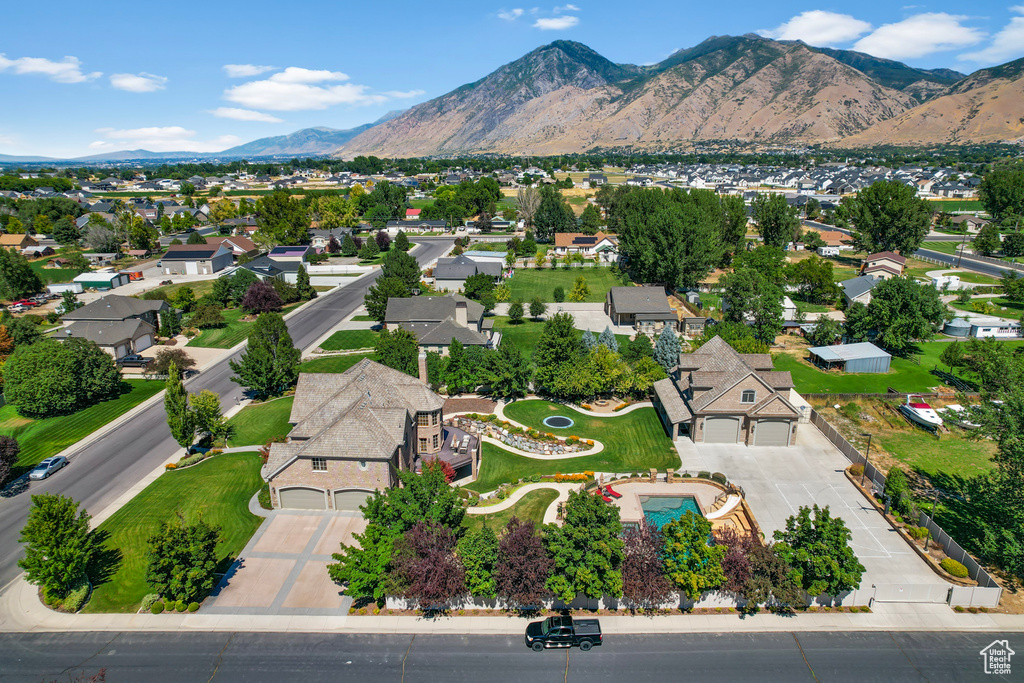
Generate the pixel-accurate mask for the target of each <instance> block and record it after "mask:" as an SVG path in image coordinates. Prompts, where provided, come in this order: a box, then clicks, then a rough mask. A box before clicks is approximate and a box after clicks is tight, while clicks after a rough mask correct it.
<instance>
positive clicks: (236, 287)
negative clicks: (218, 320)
mask: <svg viewBox="0 0 1024 683" xmlns="http://www.w3.org/2000/svg"><path fill="white" fill-rule="evenodd" d="M259 281H260V278H259V276H258V275H256V273H254V272H252V271H251V270H248V269H246V268H239V269H238V270H236V271H235V273H234V275H232V276H231V301H232V302H233V303H234V304H235V305H236V306H237V305H239V304H240V303H242V299H244V298H245V293H246V292H248V291H249V288H250V287H252V286H253V285H254V284H256V283H257V282H259Z"/></svg>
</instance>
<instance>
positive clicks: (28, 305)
mask: <svg viewBox="0 0 1024 683" xmlns="http://www.w3.org/2000/svg"><path fill="white" fill-rule="evenodd" d="M12 305H14V306H22V307H24V308H32V307H34V306H38V305H39V304H37V303H36V302H35V301H32V300H31V299H22V300H20V301H15V302H14V303H13V304H12Z"/></svg>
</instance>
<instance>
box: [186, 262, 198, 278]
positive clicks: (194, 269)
mask: <svg viewBox="0 0 1024 683" xmlns="http://www.w3.org/2000/svg"><path fill="white" fill-rule="evenodd" d="M185 274H186V275H199V264H198V263H196V262H195V261H185Z"/></svg>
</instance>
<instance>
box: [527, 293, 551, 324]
mask: <svg viewBox="0 0 1024 683" xmlns="http://www.w3.org/2000/svg"><path fill="white" fill-rule="evenodd" d="M547 311H548V306H547V304H545V303H544V302H543V301H541V300H540V297H539V296H536V297H534V298H533V301H531V302H530V317H531V318H533V319H534V320H540V317H541V316H542V315H544V314H545V313H547Z"/></svg>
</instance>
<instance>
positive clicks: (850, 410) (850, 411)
mask: <svg viewBox="0 0 1024 683" xmlns="http://www.w3.org/2000/svg"><path fill="white" fill-rule="evenodd" d="M839 412H840V413H842V414H843V416H844V417H845V418H846V419H847V420H849V421H850V422H853V423H854V424H860V404H858V403H857V402H856V401H851V402H850V403H847V404H846V405H845V406H843V407H842V408H840V409H839Z"/></svg>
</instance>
